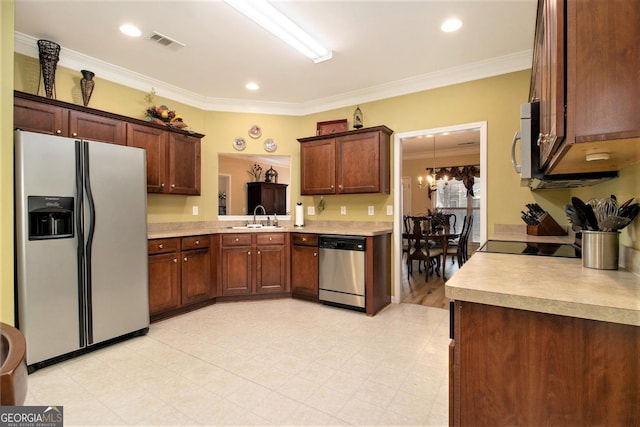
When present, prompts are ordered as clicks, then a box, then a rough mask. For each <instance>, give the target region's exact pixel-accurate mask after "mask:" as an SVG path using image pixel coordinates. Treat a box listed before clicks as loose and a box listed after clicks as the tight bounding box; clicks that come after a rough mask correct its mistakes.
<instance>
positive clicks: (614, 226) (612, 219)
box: [598, 215, 631, 231]
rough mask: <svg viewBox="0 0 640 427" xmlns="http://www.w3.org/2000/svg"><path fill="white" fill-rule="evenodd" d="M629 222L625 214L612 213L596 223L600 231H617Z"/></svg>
mask: <svg viewBox="0 0 640 427" xmlns="http://www.w3.org/2000/svg"><path fill="white" fill-rule="evenodd" d="M630 222H631V219H629V218H627V217H625V216H616V215H612V216H608V217H606V218H604V219H603V220H602V221H601V222H599V223H598V225H599V226H600V231H618V230H621V229H623V228H625V227H626V226H627V225H629V223H630Z"/></svg>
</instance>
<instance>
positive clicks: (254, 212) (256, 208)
mask: <svg viewBox="0 0 640 427" xmlns="http://www.w3.org/2000/svg"><path fill="white" fill-rule="evenodd" d="M258 208H260V209H262V215H266V214H267V211H266V210H265V209H264V206H262V205H258V206H256V207H255V208H254V209H253V223H254V224H257V222H256V211H257V210H258Z"/></svg>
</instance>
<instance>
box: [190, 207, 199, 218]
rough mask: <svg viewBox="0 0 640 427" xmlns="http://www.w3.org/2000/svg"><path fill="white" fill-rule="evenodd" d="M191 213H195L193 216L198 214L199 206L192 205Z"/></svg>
mask: <svg viewBox="0 0 640 427" xmlns="http://www.w3.org/2000/svg"><path fill="white" fill-rule="evenodd" d="M191 213H192V214H193V216H198V207H197V206H192V207H191Z"/></svg>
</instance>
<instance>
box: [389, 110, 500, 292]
mask: <svg viewBox="0 0 640 427" xmlns="http://www.w3.org/2000/svg"><path fill="white" fill-rule="evenodd" d="M469 132H472V133H475V134H477V135H478V137H479V141H478V143H479V167H480V171H481V172H480V173H481V175H482V179H480V180H479V181H480V200H479V202H480V209H479V221H476V223H479V224H477V225H478V227H479V229H478V230H477V231H476V233H477V234H476V238H479V242H480V243H482V242H484V241H485V240H486V236H487V229H486V228H487V197H486V195H487V191H486V189H487V179H486V177H487V173H486V171H487V167H486V166H487V122H486V121H484V122H475V123H465V124H460V125H454V126H446V127H440V128H431V129H423V130H417V131H411V132H403V133H398V134H395V136H394V145H393V150H394V168H393V171H394V177H393V182H394V203H393V205H394V221H393V259H394V264H395V265H394V269H393V271H394V274H393V297H392V302H394V303H400V302H402V301H403V296H404V295H403V286H402V283H403V282H402V281H403V271H404V272H405V273H406V270H404V268H406V267H405V266H404V265H403V262H404V261H403V253H402V244H403V239H402V233H403V231H404V230H403V229H404V224H403V214H404V212H405V211H406V209H407V206H408V205H409V203H406V201H405V200H403V194H404V193H405V191H406V190H407V188H408V189H409V194H411V196H410V197H411V202H410V206H412V207H411V208H410V209H412V210H415V212H412V214H414V215H415V214H419V213H422V212H426V210H427V205H425V208H424V211H422V212H420V206H419V205H418V207H416V201H418V202H419V201H420V199H421V198H422V195H423V193H422V192H425V193H426V191H427V190H425V189H424V188H420V186H419V185H418V182H419V181H418V180H417V177H414V176H412V175H411V174H410V172H411V171H408V170H406V171H405V170H403V163H404V160H405V158H406V157H408V156H418V154H416V153H415V150H414V149H413V148H412V147H414V146H417V147H420V146H421V145H422V151H423V153H422V154H421V155H422V158H423V160H422V162H423V163H424V167H423V170H422V171H421V173H426V171H424V168H427V167H429V168H430V167H436V166H437V165H436V164H435V163H436V161H437V159H436V153H437V152H438V150H435V148H436V141H441V140H443V139H446V138H444V137H445V136H447V135H454V134H455V135H458V136H460V135H465V133H467V134H468V133H469ZM434 136H435V138H434ZM440 137H442V138H440ZM409 142H410V143H409ZM460 144H462V143H460ZM438 146H440V145H439V144H438ZM446 150H452V152H451V153H449V154H448V155H453V156H455V152H454V151H453V150H454V147H453V146H449V147H446V148H445V147H440V153H441V154H442V153H443V152H444V151H446ZM425 151H426V152H428V153H429V154H428V155H427V154H425V153H424V152H425ZM416 158H417V157H416ZM439 166H440V167H443V166H457V165H448V164H440V165H439ZM407 169H408V168H407ZM407 196H408V194H407ZM426 197H427V195H426V194H424V198H426ZM429 206H431V205H429ZM433 207H434V208H435V204H433ZM448 277H450V275H449V276H448Z"/></svg>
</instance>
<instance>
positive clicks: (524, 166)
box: [511, 101, 618, 190]
mask: <svg viewBox="0 0 640 427" xmlns="http://www.w3.org/2000/svg"><path fill="white" fill-rule="evenodd" d="M539 135H540V102H539V101H534V102H527V103H526V104H521V105H520V130H518V131H517V132H516V133H515V135H514V136H513V141H512V143H511V162H512V163H513V168H514V169H515V171H516V173H518V174H520V185H521V186H523V187H529V188H531V189H532V190H538V189H545V188H575V187H586V186H589V185H594V184H597V183H599V182H603V181H606V180H608V179H611V178H617V177H618V172H615V171H613V172H610V171H608V172H589V173H579V174H559V175H545V173H544V172H543V171H542V170H541V168H540V141H539ZM518 141H520V163H518V160H517V159H516V152H517V145H518Z"/></svg>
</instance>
